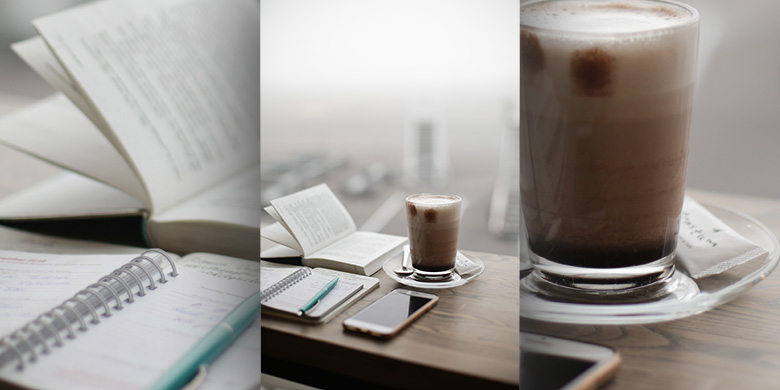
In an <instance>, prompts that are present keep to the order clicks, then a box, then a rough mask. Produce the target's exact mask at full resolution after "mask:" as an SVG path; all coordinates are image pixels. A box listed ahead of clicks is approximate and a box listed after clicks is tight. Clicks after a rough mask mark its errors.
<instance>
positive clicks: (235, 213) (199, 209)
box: [152, 165, 260, 229]
mask: <svg viewBox="0 0 780 390" xmlns="http://www.w3.org/2000/svg"><path fill="white" fill-rule="evenodd" d="M152 220H153V221H155V222H158V223H166V222H175V221H209V222H218V223H228V224H234V225H240V226H245V227H248V228H253V229H258V228H259V226H260V166H259V165H255V166H253V167H250V169H246V170H244V171H243V172H241V173H240V174H239V175H236V176H235V177H233V178H231V179H230V180H228V181H226V182H224V183H222V184H220V185H217V186H215V187H213V188H211V189H210V190H208V191H205V192H203V193H202V194H200V195H198V196H195V197H193V198H191V199H188V200H187V201H186V202H183V203H181V204H180V205H178V206H176V207H173V208H171V209H169V210H167V211H165V212H163V213H158V214H155V215H153V216H152Z"/></svg>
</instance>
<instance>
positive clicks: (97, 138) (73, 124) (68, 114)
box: [0, 94, 150, 205]
mask: <svg viewBox="0 0 780 390" xmlns="http://www.w3.org/2000/svg"><path fill="white" fill-rule="evenodd" d="M0 143H3V144H5V145H6V146H9V147H12V148H14V149H17V150H19V151H21V152H24V153H27V154H29V155H31V156H33V157H36V158H39V159H41V160H44V161H47V162H49V163H52V164H54V165H57V166H60V167H62V168H65V169H68V170H71V171H74V172H76V173H79V174H82V175H84V176H86V177H91V178H93V179H95V180H97V181H101V182H103V183H106V184H108V185H111V186H113V187H115V188H117V189H119V190H121V191H123V192H125V193H127V194H128V195H130V196H132V197H134V198H136V199H138V200H139V201H140V202H142V203H143V204H144V205H150V200H149V197H148V194H147V193H146V189H144V186H143V183H141V181H140V179H138V176H136V175H135V172H133V170H132V169H130V166H129V165H128V164H127V162H126V161H125V160H124V159H123V158H122V156H121V155H120V154H119V153H118V152H117V151H116V149H114V147H113V146H112V145H111V143H110V142H108V140H107V139H106V137H104V136H103V134H101V133H100V131H99V130H98V129H97V128H95V126H94V125H93V124H92V123H91V122H90V121H89V120H87V118H86V117H84V115H83V114H82V113H80V112H79V110H78V109H76V107H74V106H73V104H72V103H71V102H69V101H68V100H67V99H66V98H65V97H64V96H62V95H60V94H57V95H54V96H51V97H49V98H46V99H44V100H42V101H40V102H37V103H35V104H33V105H31V106H28V107H25V108H23V109H21V110H19V111H17V112H14V113H11V114H9V115H6V116H4V117H3V118H2V119H0Z"/></svg>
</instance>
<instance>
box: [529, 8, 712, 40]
mask: <svg viewBox="0 0 780 390" xmlns="http://www.w3.org/2000/svg"><path fill="white" fill-rule="evenodd" d="M558 1H571V0H532V1H529V2H527V3H523V4H520V27H521V29H527V30H530V31H535V32H545V33H550V34H559V35H579V36H583V35H584V36H589V37H610V36H611V37H616V36H617V37H623V36H642V35H653V34H658V33H659V32H672V31H677V30H681V29H685V28H689V27H692V26H696V25H698V24H699V19H700V16H699V11H697V10H696V8H693V7H692V6H690V5H688V4H685V3H682V2H679V1H676V0H633V1H635V2H638V3H660V4H668V5H671V6H674V7H676V8H679V9H682V10H685V11H687V12H688V13H690V15H691V18H690V19H688V20H685V21H683V22H682V23H680V24H676V25H673V26H667V27H660V28H654V29H650V30H642V31H623V32H592V31H564V30H559V29H554V28H547V27H536V26H528V25H524V24H523V17H522V15H523V8H524V7H528V6H531V5H534V4H539V3H553V2H558ZM610 1H613V2H620V1H619V0H594V1H588V2H589V3H606V2H610ZM622 2H624V3H625V1H622Z"/></svg>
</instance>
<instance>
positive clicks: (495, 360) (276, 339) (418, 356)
mask: <svg viewBox="0 0 780 390" xmlns="http://www.w3.org/2000/svg"><path fill="white" fill-rule="evenodd" d="M464 252H465V253H468V254H471V255H474V256H477V257H479V258H480V259H481V260H482V261H483V262H484V263H485V272H484V273H483V274H482V275H480V276H479V277H477V278H475V279H474V280H472V281H471V282H469V283H467V284H465V285H462V286H459V287H456V288H451V289H442V290H426V289H416V288H412V289H413V290H418V291H426V292H431V293H433V294H436V295H438V296H439V302H438V304H437V305H436V306H434V307H433V308H432V309H431V311H429V312H428V313H426V314H424V315H423V316H422V317H420V318H419V319H417V320H416V321H415V322H413V323H412V324H411V325H409V326H408V327H407V328H406V329H405V330H403V331H402V332H401V333H400V334H398V335H397V336H395V337H394V338H392V339H390V340H380V339H377V338H374V337H371V336H367V335H362V334H358V333H354V332H349V331H345V330H344V329H343V328H342V322H343V321H344V320H345V319H346V318H348V317H350V316H352V315H353V314H355V313H357V312H358V311H359V310H361V309H363V308H364V307H366V306H368V305H369V304H370V303H372V302H374V301H376V300H377V299H379V298H381V297H382V296H384V295H385V294H387V293H388V292H390V291H391V290H393V289H396V288H407V287H405V286H403V285H401V284H399V283H397V282H396V281H394V280H393V279H391V278H390V277H388V276H387V275H386V274H385V273H384V271H381V270H380V271H378V272H377V273H375V274H374V275H372V276H374V277H377V278H379V280H380V284H379V288H377V289H376V290H374V291H372V292H371V293H369V294H368V295H366V296H365V297H364V298H362V299H361V300H359V301H357V302H356V303H355V304H353V305H352V306H350V307H349V308H347V309H346V310H344V311H343V312H342V313H341V314H339V315H338V316H337V317H335V318H334V319H332V320H330V321H329V322H327V323H325V324H322V325H310V324H303V323H298V322H293V321H289V320H284V319H279V318H275V317H272V316H263V317H262V320H261V324H262V332H263V333H262V338H263V349H262V351H263V352H262V353H263V363H262V364H263V371H264V372H269V371H274V370H277V369H278V370H291V371H293V372H276V374H277V375H279V376H287V375H294V374H296V372H294V371H298V374H301V372H300V371H306V372H307V373H309V372H312V371H314V370H321V371H323V372H326V373H328V375H336V376H339V378H337V379H334V380H335V381H336V383H343V380H344V378H343V377H349V378H351V379H354V380H357V381H360V382H362V383H364V384H365V385H370V386H371V388H377V387H381V386H386V387H396V388H398V387H401V388H415V387H420V388H432V387H431V386H435V387H439V388H444V387H446V386H448V385H449V386H455V387H453V388H480V389H488V388H514V389H516V388H517V387H518V385H519V376H518V370H519V359H520V357H519V342H520V340H519V333H518V331H517V329H518V328H519V317H518V311H519V310H518V307H519V299H520V298H519V290H518V288H519V278H518V272H519V268H518V267H519V262H518V258H517V257H513V256H503V255H493V254H486V253H480V252H469V251H464ZM290 367H295V369H290ZM271 373H272V374H273V372H271ZM296 379H298V380H301V381H303V382H305V381H306V380H307V378H296ZM314 385H316V384H314ZM462 386H468V387H462Z"/></svg>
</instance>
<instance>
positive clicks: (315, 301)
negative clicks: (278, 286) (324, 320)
mask: <svg viewBox="0 0 780 390" xmlns="http://www.w3.org/2000/svg"><path fill="white" fill-rule="evenodd" d="M338 281H339V278H333V280H331V281H330V282H328V284H326V285H325V287H323V288H322V290H320V291H319V292H318V293H317V295H315V296H314V297H312V299H309V302H306V304H305V305H303V307H302V308H301V310H299V311H298V316H299V317H300V316H302V315H304V314H306V312H307V311H309V310H311V309H313V308H314V306H317V304H319V303H320V301H321V300H322V298H324V297H325V296H326V295H328V293H329V292H330V290H333V286H335V285H336V283H337V282H338Z"/></svg>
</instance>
